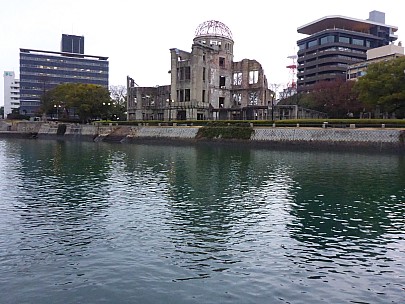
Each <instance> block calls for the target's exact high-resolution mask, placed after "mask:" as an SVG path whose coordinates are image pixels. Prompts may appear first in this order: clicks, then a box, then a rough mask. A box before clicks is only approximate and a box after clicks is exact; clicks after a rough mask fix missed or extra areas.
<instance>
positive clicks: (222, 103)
mask: <svg viewBox="0 0 405 304" xmlns="http://www.w3.org/2000/svg"><path fill="white" fill-rule="evenodd" d="M218 101H219V107H220V108H223V107H224V104H225V97H219V99H218Z"/></svg>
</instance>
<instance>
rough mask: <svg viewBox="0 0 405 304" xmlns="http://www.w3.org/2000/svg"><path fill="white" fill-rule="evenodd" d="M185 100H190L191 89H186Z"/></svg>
mask: <svg viewBox="0 0 405 304" xmlns="http://www.w3.org/2000/svg"><path fill="white" fill-rule="evenodd" d="M184 101H190V89H185V90H184Z"/></svg>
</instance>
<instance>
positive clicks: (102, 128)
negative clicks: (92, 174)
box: [0, 122, 405, 153]
mask: <svg viewBox="0 0 405 304" xmlns="http://www.w3.org/2000/svg"><path fill="white" fill-rule="evenodd" d="M15 127H16V128H15ZM14 128H15V129H16V130H15V131H13V130H11V131H0V136H3V137H6V136H7V137H12V136H15V137H18V136H19V137H21V136H23V137H24V135H30V136H25V137H30V138H33V137H34V136H32V134H34V133H35V134H37V136H35V137H38V138H49V139H51V138H56V137H57V138H58V139H63V138H64V139H77V140H91V141H116V142H122V143H123V142H137V141H142V140H149V141H150V140H151V139H152V140H153V141H154V142H158V143H159V142H162V143H165V142H166V143H167V142H172V143H173V142H174V141H176V140H177V141H183V142H187V141H188V142H190V143H195V142H203V141H209V142H213V143H215V142H217V143H219V142H234V141H233V140H224V139H214V140H208V139H197V138H196V137H197V133H198V130H199V128H200V127H198V126H147V125H137V126H119V125H113V124H110V125H101V124H100V125H97V124H95V125H79V124H66V128H65V129H64V130H65V131H64V133H63V134H60V133H61V130H59V131H58V124H56V123H43V122H42V123H41V122H37V123H32V124H31V123H29V124H27V123H22V124H21V125H17V126H14ZM4 129H5V128H4ZM253 129H254V132H253V134H252V137H251V139H250V140H237V142H238V143H239V144H240V143H241V142H243V144H247V145H249V144H252V145H260V146H262V147H265V148H269V149H272V148H277V147H288V146H292V147H306V148H316V149H318V148H327V149H329V148H330V149H343V150H346V149H348V148H350V149H351V150H356V149H363V148H366V149H370V150H376V151H380V150H381V151H382V150H393V151H399V152H401V153H405V129H388V128H379V129H377V128H376V129H371V128H367V129H351V128H347V129H342V128H302V127H297V128H291V127H277V128H275V127H254V128H253Z"/></svg>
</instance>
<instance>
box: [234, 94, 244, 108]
mask: <svg viewBox="0 0 405 304" xmlns="http://www.w3.org/2000/svg"><path fill="white" fill-rule="evenodd" d="M232 97H233V103H234V104H235V105H238V106H240V105H241V104H242V94H241V93H234V94H233V95H232Z"/></svg>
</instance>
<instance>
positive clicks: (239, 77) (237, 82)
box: [233, 72, 242, 85]
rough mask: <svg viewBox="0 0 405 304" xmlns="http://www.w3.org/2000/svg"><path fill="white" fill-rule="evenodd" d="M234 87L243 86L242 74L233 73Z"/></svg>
mask: <svg viewBox="0 0 405 304" xmlns="http://www.w3.org/2000/svg"><path fill="white" fill-rule="evenodd" d="M233 85H242V72H236V73H233Z"/></svg>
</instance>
